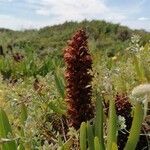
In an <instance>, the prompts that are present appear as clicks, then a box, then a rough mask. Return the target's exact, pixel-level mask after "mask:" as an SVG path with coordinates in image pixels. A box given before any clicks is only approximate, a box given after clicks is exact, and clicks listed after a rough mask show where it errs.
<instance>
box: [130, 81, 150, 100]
mask: <svg viewBox="0 0 150 150" xmlns="http://www.w3.org/2000/svg"><path fill="white" fill-rule="evenodd" d="M149 94H150V84H141V85H139V86H136V87H135V88H134V89H133V90H132V96H133V97H136V98H140V97H145V96H146V95H149Z"/></svg>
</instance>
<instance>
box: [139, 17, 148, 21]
mask: <svg viewBox="0 0 150 150" xmlns="http://www.w3.org/2000/svg"><path fill="white" fill-rule="evenodd" d="M138 20H140V21H147V20H150V18H147V17H140V18H138Z"/></svg>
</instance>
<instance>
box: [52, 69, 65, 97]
mask: <svg viewBox="0 0 150 150" xmlns="http://www.w3.org/2000/svg"><path fill="white" fill-rule="evenodd" d="M54 77H55V84H56V87H57V90H58V92H59V93H60V95H61V97H62V98H63V99H64V97H65V92H64V91H65V90H64V84H63V82H62V80H61V78H59V77H58V75H57V73H55V72H54Z"/></svg>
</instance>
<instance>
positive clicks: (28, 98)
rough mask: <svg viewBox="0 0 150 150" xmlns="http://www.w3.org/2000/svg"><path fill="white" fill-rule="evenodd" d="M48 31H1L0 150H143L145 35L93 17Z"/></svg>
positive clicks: (146, 124) (147, 67) (149, 144)
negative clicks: (92, 18) (95, 19)
mask: <svg viewBox="0 0 150 150" xmlns="http://www.w3.org/2000/svg"><path fill="white" fill-rule="evenodd" d="M88 23H89V25H91V27H90V26H87V24H88ZM104 24H105V28H104ZM106 25H107V28H106ZM51 28H52V30H53V32H52V31H51V30H50V31H49V32H48V33H51V34H50V35H48V33H47V31H48V29H49V28H48V27H47V28H44V29H41V30H39V31H34V30H33V31H24V32H16V33H15V31H5V30H4V31H3V30H2V33H3V34H2V36H1V46H0V72H1V74H0V148H1V149H2V150H17V149H18V150H24V149H25V150H32V149H33V150H39V149H41V150H55V149H59V150H70V149H73V150H78V149H81V150H87V149H89V150H105V149H106V150H134V149H135V150H142V149H143V150H148V149H149V148H150V136H149V134H150V119H149V118H150V111H149V109H150V106H149V101H150V43H149V40H150V38H149V37H150V35H149V33H147V32H144V31H134V32H133V31H132V30H129V29H128V28H126V27H120V26H119V25H113V24H109V23H108V24H107V23H106V22H99V21H91V22H88V21H84V22H82V23H79V24H77V23H73V22H70V23H65V24H63V25H62V29H65V31H67V32H65V33H63V32H62V29H61V28H60V26H59V25H58V26H54V27H51ZM45 30H46V31H45ZM56 30H57V31H58V32H60V33H61V34H60V35H61V36H60V37H61V40H60V39H59V36H58V35H59V34H57V33H56ZM73 32H75V33H74V34H73ZM46 33H47V34H46ZM115 33H116V34H115ZM137 33H139V34H137ZM71 34H73V35H71ZM14 35H15V36H16V37H17V38H16V41H13V42H11V44H10V40H11V39H13V38H14V37H13V36H14ZM22 35H26V36H24V39H21V38H20V37H22ZM30 35H32V37H36V38H32V39H31V40H29V39H28V38H29V37H30ZM116 35H117V36H116ZM50 36H52V37H51V38H49V37H50ZM114 36H116V37H115V38H116V41H112V37H113V38H114ZM4 37H5V38H4ZM6 37H7V38H6ZM62 37H64V38H62ZM71 37H72V38H71ZM57 38H58V39H57ZM117 38H118V39H117ZM4 39H7V40H6V43H5V44H3V43H4ZM33 39H34V40H33ZM47 39H48V40H47ZM56 39H57V40H56ZM69 39H71V40H69ZM38 40H39V41H40V42H38ZM67 40H69V41H67ZM105 40H106V41H105ZM50 41H51V42H50ZM52 41H53V42H52ZM49 42H50V43H49ZM54 42H56V43H55V44H54ZM59 42H60V43H59ZM65 42H66V44H64V43H65ZM12 43H13V44H12ZM108 45H109V46H108ZM35 49H36V50H35Z"/></svg>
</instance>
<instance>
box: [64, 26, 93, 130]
mask: <svg viewBox="0 0 150 150" xmlns="http://www.w3.org/2000/svg"><path fill="white" fill-rule="evenodd" d="M87 38H88V37H87V35H86V32H85V30H84V29H80V30H78V31H77V32H76V33H75V35H74V36H73V37H72V39H71V40H70V41H68V46H67V47H66V49H65V50H64V60H65V63H66V71H65V78H66V102H67V112H68V119H69V125H70V126H73V127H74V128H76V129H78V128H79V127H80V124H81V123H82V122H83V121H86V120H89V119H91V118H92V117H93V106H92V103H91V95H92V93H91V90H92V87H91V81H92V75H91V74H90V73H89V71H90V70H91V69H92V58H91V55H90V54H89V52H88V46H87Z"/></svg>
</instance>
